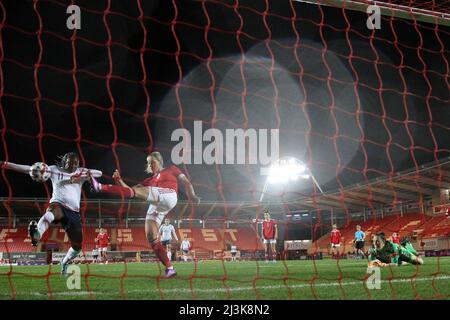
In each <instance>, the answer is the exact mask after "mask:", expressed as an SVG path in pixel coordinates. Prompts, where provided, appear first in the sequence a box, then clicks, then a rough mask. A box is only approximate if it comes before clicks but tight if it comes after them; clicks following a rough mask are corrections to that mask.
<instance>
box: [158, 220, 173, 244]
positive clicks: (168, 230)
mask: <svg viewBox="0 0 450 320" xmlns="http://www.w3.org/2000/svg"><path fill="white" fill-rule="evenodd" d="M172 232H175V228H174V227H173V225H171V224H169V225H168V226H166V225H165V224H163V225H162V226H161V227H159V233H162V236H161V240H162V241H168V240H172Z"/></svg>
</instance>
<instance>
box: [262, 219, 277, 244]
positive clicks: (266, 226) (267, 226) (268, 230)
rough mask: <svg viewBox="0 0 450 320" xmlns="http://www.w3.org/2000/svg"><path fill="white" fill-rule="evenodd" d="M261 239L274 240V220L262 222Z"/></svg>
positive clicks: (275, 223)
mask: <svg viewBox="0 0 450 320" xmlns="http://www.w3.org/2000/svg"><path fill="white" fill-rule="evenodd" d="M262 225H263V237H264V239H275V227H276V225H277V222H276V221H275V220H274V219H270V220H269V221H267V220H263V223H262Z"/></svg>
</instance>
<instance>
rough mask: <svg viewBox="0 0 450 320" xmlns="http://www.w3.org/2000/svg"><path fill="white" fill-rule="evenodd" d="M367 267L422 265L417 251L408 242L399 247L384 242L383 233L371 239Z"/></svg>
mask: <svg viewBox="0 0 450 320" xmlns="http://www.w3.org/2000/svg"><path fill="white" fill-rule="evenodd" d="M368 254H369V259H368V260H369V267H373V266H378V267H386V266H389V265H391V266H401V265H403V264H409V263H410V264H414V265H418V264H423V259H422V258H420V257H419V255H418V253H417V251H416V250H415V249H414V248H413V246H412V245H411V243H410V242H409V241H402V243H401V245H399V244H396V243H392V242H390V241H387V240H386V236H385V234H384V233H383V232H380V233H377V234H376V235H374V236H373V237H372V247H371V248H370V249H369V252H368Z"/></svg>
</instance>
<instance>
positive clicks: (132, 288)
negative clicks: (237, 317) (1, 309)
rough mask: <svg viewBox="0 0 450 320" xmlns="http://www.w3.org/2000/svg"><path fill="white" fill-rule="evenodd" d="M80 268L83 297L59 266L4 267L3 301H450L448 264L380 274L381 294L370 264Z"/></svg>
mask: <svg viewBox="0 0 450 320" xmlns="http://www.w3.org/2000/svg"><path fill="white" fill-rule="evenodd" d="M77 266H78V267H79V268H80V269H79V271H80V282H79V284H80V286H79V289H78V288H77V282H76V279H75V278H74V277H72V278H64V277H62V276H61V275H60V274H59V272H60V267H59V265H54V266H51V267H49V266H12V267H9V266H1V267H0V299H3V300H8V299H18V300H22V299H27V300H28V299H33V300H35V299H56V300H74V299H76V300H78V299H83V300H89V299H94V300H105V299H108V300H109V299H121V300H122V299H148V300H159V299H167V300H178V299H187V300H191V299H199V300H217V299H220V300H226V299H232V300H240V299H244V300H254V299H268V300H275V299H281V300H288V299H294V300H298V299H308V300H309V299H332V300H340V299H349V300H352V299H373V300H377V299H385V300H386V299H387V300H391V299H449V298H450V257H445V258H444V257H441V258H439V259H438V258H425V264H424V265H423V266H420V267H419V268H416V267H415V266H411V265H407V266H402V267H395V268H382V269H380V275H381V282H380V288H379V289H376V286H375V288H373V289H370V290H369V289H368V287H367V286H366V279H367V278H368V277H370V276H371V275H370V274H368V273H367V261H366V260H339V261H337V260H318V261H310V260H308V261H298V260H296V261H285V262H283V261H278V262H277V263H273V262H269V263H266V262H264V261H262V262H261V261H258V262H256V261H245V262H222V261H216V262H206V261H202V262H198V263H193V262H188V263H175V264H174V266H175V268H176V269H177V272H178V276H177V277H176V278H173V279H164V278H163V275H164V272H163V269H160V265H159V264H157V263H126V264H125V263H111V264H107V265H98V264H95V265H92V264H91V265H77ZM68 282H69V287H70V286H71V287H72V289H69V288H68V285H67V283H68ZM373 284H374V283H373V282H372V285H373ZM73 287H74V288H73Z"/></svg>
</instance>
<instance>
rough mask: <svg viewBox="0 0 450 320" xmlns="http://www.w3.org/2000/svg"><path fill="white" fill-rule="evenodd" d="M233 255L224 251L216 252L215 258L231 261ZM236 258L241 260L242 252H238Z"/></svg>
mask: <svg viewBox="0 0 450 320" xmlns="http://www.w3.org/2000/svg"><path fill="white" fill-rule="evenodd" d="M231 257H232V255H231V251H222V250H214V255H213V258H214V259H220V260H221V259H231ZM236 257H237V258H240V257H241V252H240V251H236Z"/></svg>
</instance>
